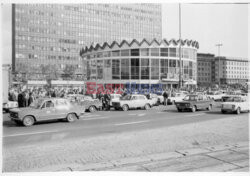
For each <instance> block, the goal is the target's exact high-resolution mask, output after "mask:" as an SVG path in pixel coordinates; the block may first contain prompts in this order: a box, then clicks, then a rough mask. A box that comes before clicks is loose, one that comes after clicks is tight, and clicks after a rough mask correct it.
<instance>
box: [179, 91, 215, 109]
mask: <svg viewBox="0 0 250 176" xmlns="http://www.w3.org/2000/svg"><path fill="white" fill-rule="evenodd" d="M175 105H176V108H177V110H178V111H179V112H181V111H183V110H191V111H192V112H195V111H196V110H198V109H207V110H211V109H212V106H213V101H212V100H211V99H209V98H208V97H207V96H206V95H202V94H199V95H195V94H192V95H187V96H186V97H185V98H184V99H183V101H181V102H176V103H175Z"/></svg>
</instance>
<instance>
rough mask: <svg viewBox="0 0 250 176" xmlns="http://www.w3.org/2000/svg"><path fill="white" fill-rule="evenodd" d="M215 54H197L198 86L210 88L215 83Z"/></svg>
mask: <svg viewBox="0 0 250 176" xmlns="http://www.w3.org/2000/svg"><path fill="white" fill-rule="evenodd" d="M213 63H214V54H209V53H198V54H197V84H198V85H199V86H209V85H211V84H212V82H214V80H212V75H213V74H214V71H213V70H214V69H213Z"/></svg>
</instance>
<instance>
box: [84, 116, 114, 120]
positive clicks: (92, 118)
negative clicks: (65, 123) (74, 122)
mask: <svg viewBox="0 0 250 176" xmlns="http://www.w3.org/2000/svg"><path fill="white" fill-rule="evenodd" d="M108 118H110V116H107V117H91V118H82V119H81V120H96V119H108Z"/></svg>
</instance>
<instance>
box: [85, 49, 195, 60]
mask: <svg viewBox="0 0 250 176" xmlns="http://www.w3.org/2000/svg"><path fill="white" fill-rule="evenodd" d="M181 53H182V58H190V59H196V50H194V49H186V48H183V49H182V50H181ZM117 56H162V57H179V49H178V48H142V49H127V50H114V51H106V52H99V53H96V54H90V55H87V56H86V58H87V59H92V58H102V57H117Z"/></svg>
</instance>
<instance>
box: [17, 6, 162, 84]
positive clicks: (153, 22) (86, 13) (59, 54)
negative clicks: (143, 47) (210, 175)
mask: <svg viewBox="0 0 250 176" xmlns="http://www.w3.org/2000/svg"><path fill="white" fill-rule="evenodd" d="M12 18H13V19H12V26H13V27H12V33H13V39H12V45H13V50H12V67H13V71H14V72H16V73H19V75H20V74H23V76H27V75H29V77H28V78H27V79H45V77H46V75H47V76H50V77H52V78H54V77H58V75H64V76H66V75H67V74H68V75H69V74H70V73H73V72H75V73H76V74H77V75H78V76H79V78H80V79H82V77H81V76H83V74H84V71H83V65H82V63H83V62H82V58H81V57H80V55H79V52H80V49H81V48H83V47H84V46H89V45H91V44H95V43H103V42H112V41H118V42H119V41H122V40H127V41H130V40H132V39H137V40H142V39H143V38H146V39H148V40H152V39H154V38H155V39H158V40H160V39H161V38H162V24H161V5H160V4H13V6H12ZM48 65H49V66H48ZM27 73H28V74H27Z"/></svg>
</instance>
